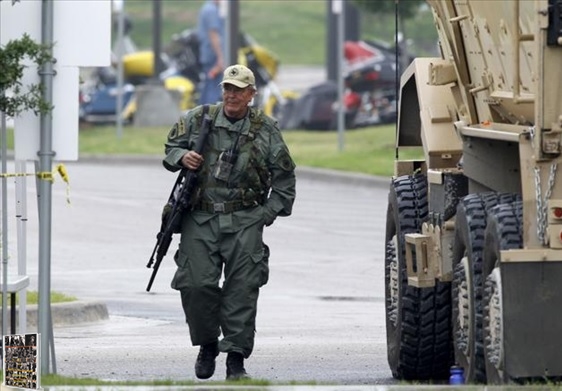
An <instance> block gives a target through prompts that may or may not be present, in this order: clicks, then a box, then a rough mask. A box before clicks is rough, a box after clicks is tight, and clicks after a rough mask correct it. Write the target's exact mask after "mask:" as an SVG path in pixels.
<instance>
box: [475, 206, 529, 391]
mask: <svg viewBox="0 0 562 391" xmlns="http://www.w3.org/2000/svg"><path fill="white" fill-rule="evenodd" d="M522 221H523V206H522V203H521V202H515V203H511V204H503V205H498V206H496V207H495V208H493V209H491V210H490V213H489V216H488V225H487V227H486V233H485V248H484V253H483V273H484V275H485V276H486V282H485V287H484V297H483V315H484V316H483V337H484V341H485V342H486V343H485V344H484V359H485V365H486V378H487V382H488V384H505V383H511V382H513V380H514V379H512V378H511V376H510V375H509V373H507V372H506V371H505V368H504V355H503V306H502V289H501V273H500V259H501V257H500V251H501V250H509V249H517V248H521V247H522V245H523V233H522V230H523V223H522Z"/></svg>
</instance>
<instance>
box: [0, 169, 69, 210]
mask: <svg viewBox="0 0 562 391" xmlns="http://www.w3.org/2000/svg"><path fill="white" fill-rule="evenodd" d="M57 173H58V174H59V175H60V177H61V178H62V180H63V181H64V182H65V183H66V202H67V203H68V204H70V178H69V176H68V171H67V169H66V167H65V165H64V164H62V163H61V164H58V165H57V166H56V167H55V169H54V170H53V171H51V172H49V171H45V172H38V173H37V174H31V173H28V172H16V173H1V174H0V178H16V177H23V176H36V177H37V178H39V179H41V180H45V181H49V182H54V181H55V175H56V174H57Z"/></svg>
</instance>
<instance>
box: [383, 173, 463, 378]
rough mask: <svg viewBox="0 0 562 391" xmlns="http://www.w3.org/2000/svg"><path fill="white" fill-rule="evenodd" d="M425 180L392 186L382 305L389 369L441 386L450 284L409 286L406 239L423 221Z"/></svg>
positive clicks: (448, 355)
mask: <svg viewBox="0 0 562 391" xmlns="http://www.w3.org/2000/svg"><path fill="white" fill-rule="evenodd" d="M427 216H428V205H427V181H426V177H425V176H424V175H416V176H402V177H399V178H396V179H394V180H393V182H392V184H391V186H390V193H389V199H388V209H387V216H386V245H385V299H386V335H387V353H388V363H389V365H390V369H391V371H392V375H393V376H394V377H395V378H397V379H404V380H430V379H433V380H439V379H446V378H448V376H449V368H450V366H451V364H452V356H453V355H452V344H451V340H452V338H451V321H450V317H451V291H450V284H446V283H445V284H444V283H437V284H436V286H435V287H433V288H423V289H420V288H415V287H411V286H408V283H407V274H406V261H405V246H404V235H405V234H406V233H415V232H418V233H419V232H421V225H422V223H423V222H424V221H425V220H427Z"/></svg>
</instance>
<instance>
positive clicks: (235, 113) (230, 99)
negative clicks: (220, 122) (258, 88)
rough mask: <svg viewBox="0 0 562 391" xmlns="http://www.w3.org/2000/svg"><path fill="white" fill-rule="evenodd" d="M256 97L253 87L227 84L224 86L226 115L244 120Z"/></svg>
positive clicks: (223, 98) (223, 95) (223, 97)
mask: <svg viewBox="0 0 562 391" xmlns="http://www.w3.org/2000/svg"><path fill="white" fill-rule="evenodd" d="M254 95H255V90H254V88H253V87H252V86H248V87H246V88H240V87H236V86H235V85H233V84H229V83H225V84H223V86H222V100H223V103H224V111H225V113H226V115H228V116H229V117H233V118H242V117H244V116H245V115H246V110H247V107H248V104H249V103H250V102H251V100H252V98H253V97H254Z"/></svg>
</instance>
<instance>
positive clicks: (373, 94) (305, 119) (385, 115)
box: [280, 41, 396, 130]
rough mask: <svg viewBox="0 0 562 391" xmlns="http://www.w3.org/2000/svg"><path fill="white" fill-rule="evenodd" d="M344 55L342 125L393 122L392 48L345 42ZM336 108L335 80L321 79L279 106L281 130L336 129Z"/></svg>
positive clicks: (368, 43) (363, 42) (394, 113)
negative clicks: (320, 81) (324, 80)
mask: <svg viewBox="0 0 562 391" xmlns="http://www.w3.org/2000/svg"><path fill="white" fill-rule="evenodd" d="M344 55H345V58H346V62H345V69H344V73H343V77H344V84H345V91H344V97H343V102H342V104H343V105H344V114H345V115H344V122H345V127H346V128H349V129H351V128H358V127H364V126H371V125H376V124H380V123H389V122H392V121H394V120H395V119H396V93H395V80H396V68H395V61H394V58H393V55H394V53H393V51H392V50H391V49H389V48H386V47H384V46H382V45H380V44H378V43H374V42H365V41H348V42H346V43H345V47H344ZM338 107H339V102H338V91H337V85H336V83H335V82H333V81H326V82H323V83H321V84H318V85H316V86H313V87H311V88H310V89H309V90H308V91H306V92H305V93H304V94H303V95H302V96H300V97H299V98H298V99H297V100H296V101H295V102H289V104H287V105H286V106H284V107H283V112H282V115H281V120H280V126H281V129H312V130H330V129H336V128H337V112H338Z"/></svg>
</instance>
